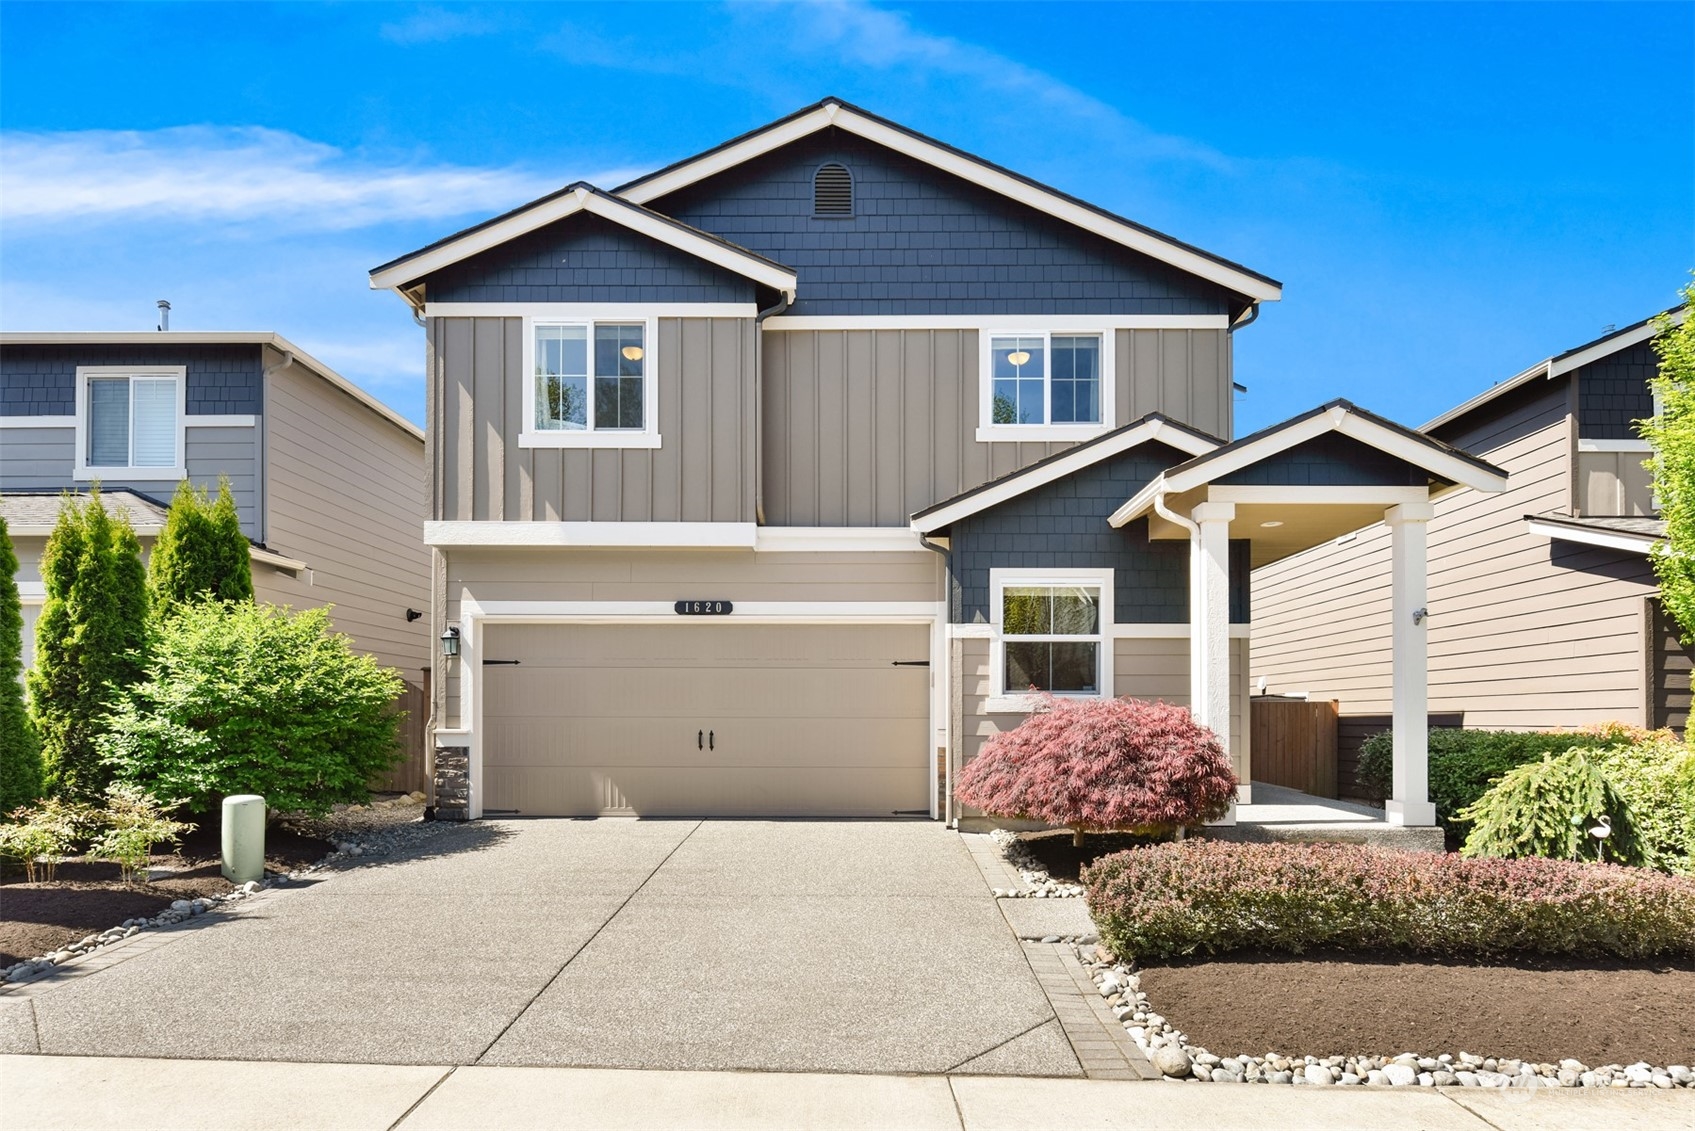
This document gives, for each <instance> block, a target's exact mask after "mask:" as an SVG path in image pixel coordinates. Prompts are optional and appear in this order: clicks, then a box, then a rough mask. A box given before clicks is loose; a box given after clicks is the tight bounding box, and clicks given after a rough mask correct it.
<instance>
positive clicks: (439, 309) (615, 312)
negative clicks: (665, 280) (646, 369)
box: [424, 302, 759, 321]
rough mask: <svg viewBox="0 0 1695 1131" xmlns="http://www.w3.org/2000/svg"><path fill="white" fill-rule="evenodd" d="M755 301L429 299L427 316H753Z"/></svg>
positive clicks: (757, 308)
mask: <svg viewBox="0 0 1695 1131" xmlns="http://www.w3.org/2000/svg"><path fill="white" fill-rule="evenodd" d="M758 314H759V304H757V303H752V302H647V303H641V302H426V303H425V304H424V317H425V318H537V319H541V320H543V321H546V320H547V319H550V318H558V319H570V318H585V319H617V318H643V319H646V318H753V317H756V316H757V315H758Z"/></svg>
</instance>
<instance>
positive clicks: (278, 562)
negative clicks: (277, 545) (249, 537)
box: [247, 546, 306, 573]
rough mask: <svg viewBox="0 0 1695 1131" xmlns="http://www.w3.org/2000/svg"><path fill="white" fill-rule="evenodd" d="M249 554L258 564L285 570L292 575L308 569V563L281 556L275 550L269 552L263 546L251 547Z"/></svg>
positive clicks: (248, 550) (284, 555) (248, 549)
mask: <svg viewBox="0 0 1695 1131" xmlns="http://www.w3.org/2000/svg"><path fill="white" fill-rule="evenodd" d="M247 553H248V556H249V557H251V558H252V559H253V560H254V561H256V562H261V563H263V564H265V565H268V566H272V567H274V568H276V569H285V570H287V571H288V572H290V573H299V572H300V571H301V570H303V569H305V568H306V563H305V562H303V561H301V560H300V559H299V558H291V557H289V556H287V555H286V554H279V553H277V552H276V551H275V550H267V549H265V548H264V547H263V546H249V547H248V548H247Z"/></svg>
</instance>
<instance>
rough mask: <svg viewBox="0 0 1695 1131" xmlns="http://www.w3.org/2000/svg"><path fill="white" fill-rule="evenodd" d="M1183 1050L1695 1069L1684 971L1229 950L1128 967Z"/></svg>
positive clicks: (1694, 1017) (1692, 975)
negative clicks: (1187, 1045)
mask: <svg viewBox="0 0 1695 1131" xmlns="http://www.w3.org/2000/svg"><path fill="white" fill-rule="evenodd" d="M1141 980H1142V981H1141V984H1142V989H1143V991H1144V992H1146V993H1147V995H1148V999H1149V1001H1150V1002H1152V1003H1153V1005H1154V1007H1155V1008H1156V1009H1158V1010H1159V1012H1160V1013H1161V1014H1163V1015H1164V1016H1166V1017H1168V1018H1170V1019H1171V1023H1172V1024H1173V1025H1175V1026H1177V1027H1178V1028H1179V1029H1181V1030H1183V1031H1184V1032H1185V1033H1186V1034H1188V1036H1189V1040H1190V1042H1191V1043H1192V1044H1195V1045H1200V1046H1203V1047H1205V1048H1207V1049H1209V1050H1211V1051H1212V1052H1214V1053H1217V1054H1218V1055H1220V1056H1227V1055H1235V1054H1240V1053H1249V1054H1254V1055H1258V1054H1262V1053H1265V1052H1268V1051H1276V1052H1279V1053H1284V1054H1290V1053H1295V1054H1301V1055H1315V1056H1327V1055H1342V1054H1353V1053H1372V1054H1376V1055H1391V1056H1392V1055H1395V1054H1397V1053H1403V1052H1417V1053H1420V1054H1430V1055H1434V1054H1435V1053H1437V1052H1452V1053H1459V1052H1461V1051H1464V1052H1472V1053H1477V1054H1479V1055H1482V1056H1510V1057H1518V1058H1520V1059H1523V1060H1528V1061H1535V1062H1558V1061H1559V1060H1560V1059H1562V1058H1564V1057H1573V1058H1575V1059H1578V1060H1581V1061H1583V1062H1584V1063H1585V1064H1588V1065H1602V1064H1631V1063H1634V1062H1636V1061H1638V1060H1646V1061H1648V1062H1650V1063H1652V1064H1660V1065H1665V1064H1685V1065H1687V1064H1691V1063H1695V1008H1691V1006H1690V1003H1691V1002H1695V962H1688V961H1677V962H1653V961H1643V962H1619V961H1609V960H1589V961H1569V960H1563V959H1542V958H1532V957H1525V958H1519V959H1515V960H1513V961H1511V962H1500V963H1465V962H1441V961H1437V960H1434V959H1420V958H1389V957H1384V958H1373V957H1363V956H1360V955H1350V954H1328V955H1326V954H1316V953H1315V954H1308V955H1305V956H1298V957H1297V956H1288V955H1275V954H1264V953H1241V954H1236V955H1227V956H1224V957H1220V958H1212V959H1205V960H1199V959H1197V960H1194V961H1190V962H1182V963H1171V962H1166V963H1161V964H1158V965H1153V966H1149V967H1147V968H1145V969H1144V970H1142V971H1141Z"/></svg>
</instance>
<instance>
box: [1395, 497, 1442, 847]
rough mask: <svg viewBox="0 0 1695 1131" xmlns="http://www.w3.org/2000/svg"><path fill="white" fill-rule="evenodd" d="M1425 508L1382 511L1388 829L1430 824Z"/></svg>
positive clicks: (1430, 510) (1428, 511) (1429, 509)
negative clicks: (1389, 700)
mask: <svg viewBox="0 0 1695 1131" xmlns="http://www.w3.org/2000/svg"><path fill="white" fill-rule="evenodd" d="M1435 513H1436V509H1435V507H1433V506H1431V504H1429V503H1402V504H1401V505H1400V506H1395V507H1390V508H1389V509H1388V510H1387V511H1385V512H1383V518H1384V521H1385V522H1387V523H1388V525H1389V559H1390V575H1391V579H1392V581H1391V584H1392V586H1393V591H1392V594H1391V596H1390V600H1389V608H1390V613H1389V615H1390V623H1391V626H1392V627H1391V629H1390V633H1389V639H1390V645H1391V649H1392V655H1393V667H1392V680H1393V685H1394V705H1395V715H1394V718H1395V722H1394V730H1393V740H1394V755H1393V760H1394V768H1393V772H1392V775H1391V781H1392V784H1393V788H1392V790H1391V796H1390V799H1389V800H1388V801H1387V802H1386V803H1385V805H1384V809H1385V815H1386V816H1387V817H1388V819H1389V823H1390V824H1391V825H1434V824H1435V823H1436V806H1434V805H1432V804H1431V803H1430V751H1429V730H1430V641H1429V631H1428V628H1427V625H1428V623H1429V622H1428V620H1427V618H1426V614H1425V608H1426V592H1425V575H1426V569H1427V565H1428V562H1427V558H1426V555H1427V549H1428V539H1427V537H1426V535H1427V527H1426V524H1427V523H1428V522H1429V521H1430V520H1431V518H1433V517H1434V516H1435Z"/></svg>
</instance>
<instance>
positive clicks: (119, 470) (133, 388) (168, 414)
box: [75, 365, 188, 479]
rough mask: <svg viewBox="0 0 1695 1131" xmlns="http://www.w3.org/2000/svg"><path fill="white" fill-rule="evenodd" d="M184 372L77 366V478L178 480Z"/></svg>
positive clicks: (164, 368)
mask: <svg viewBox="0 0 1695 1131" xmlns="http://www.w3.org/2000/svg"><path fill="white" fill-rule="evenodd" d="M187 387H188V370H187V369H186V368H185V367H184V366H180V365H147V366H138V365H126V366H114V365H82V366H78V367H77V388H76V422H77V423H76V445H77V447H76V464H75V477H76V478H77V479H181V478H183V477H184V476H185V475H187V474H188V472H187V470H186V468H185V467H184V462H185V457H184V454H183V453H184V436H183V429H184V416H185V413H186V408H187V396H188V388H187Z"/></svg>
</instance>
